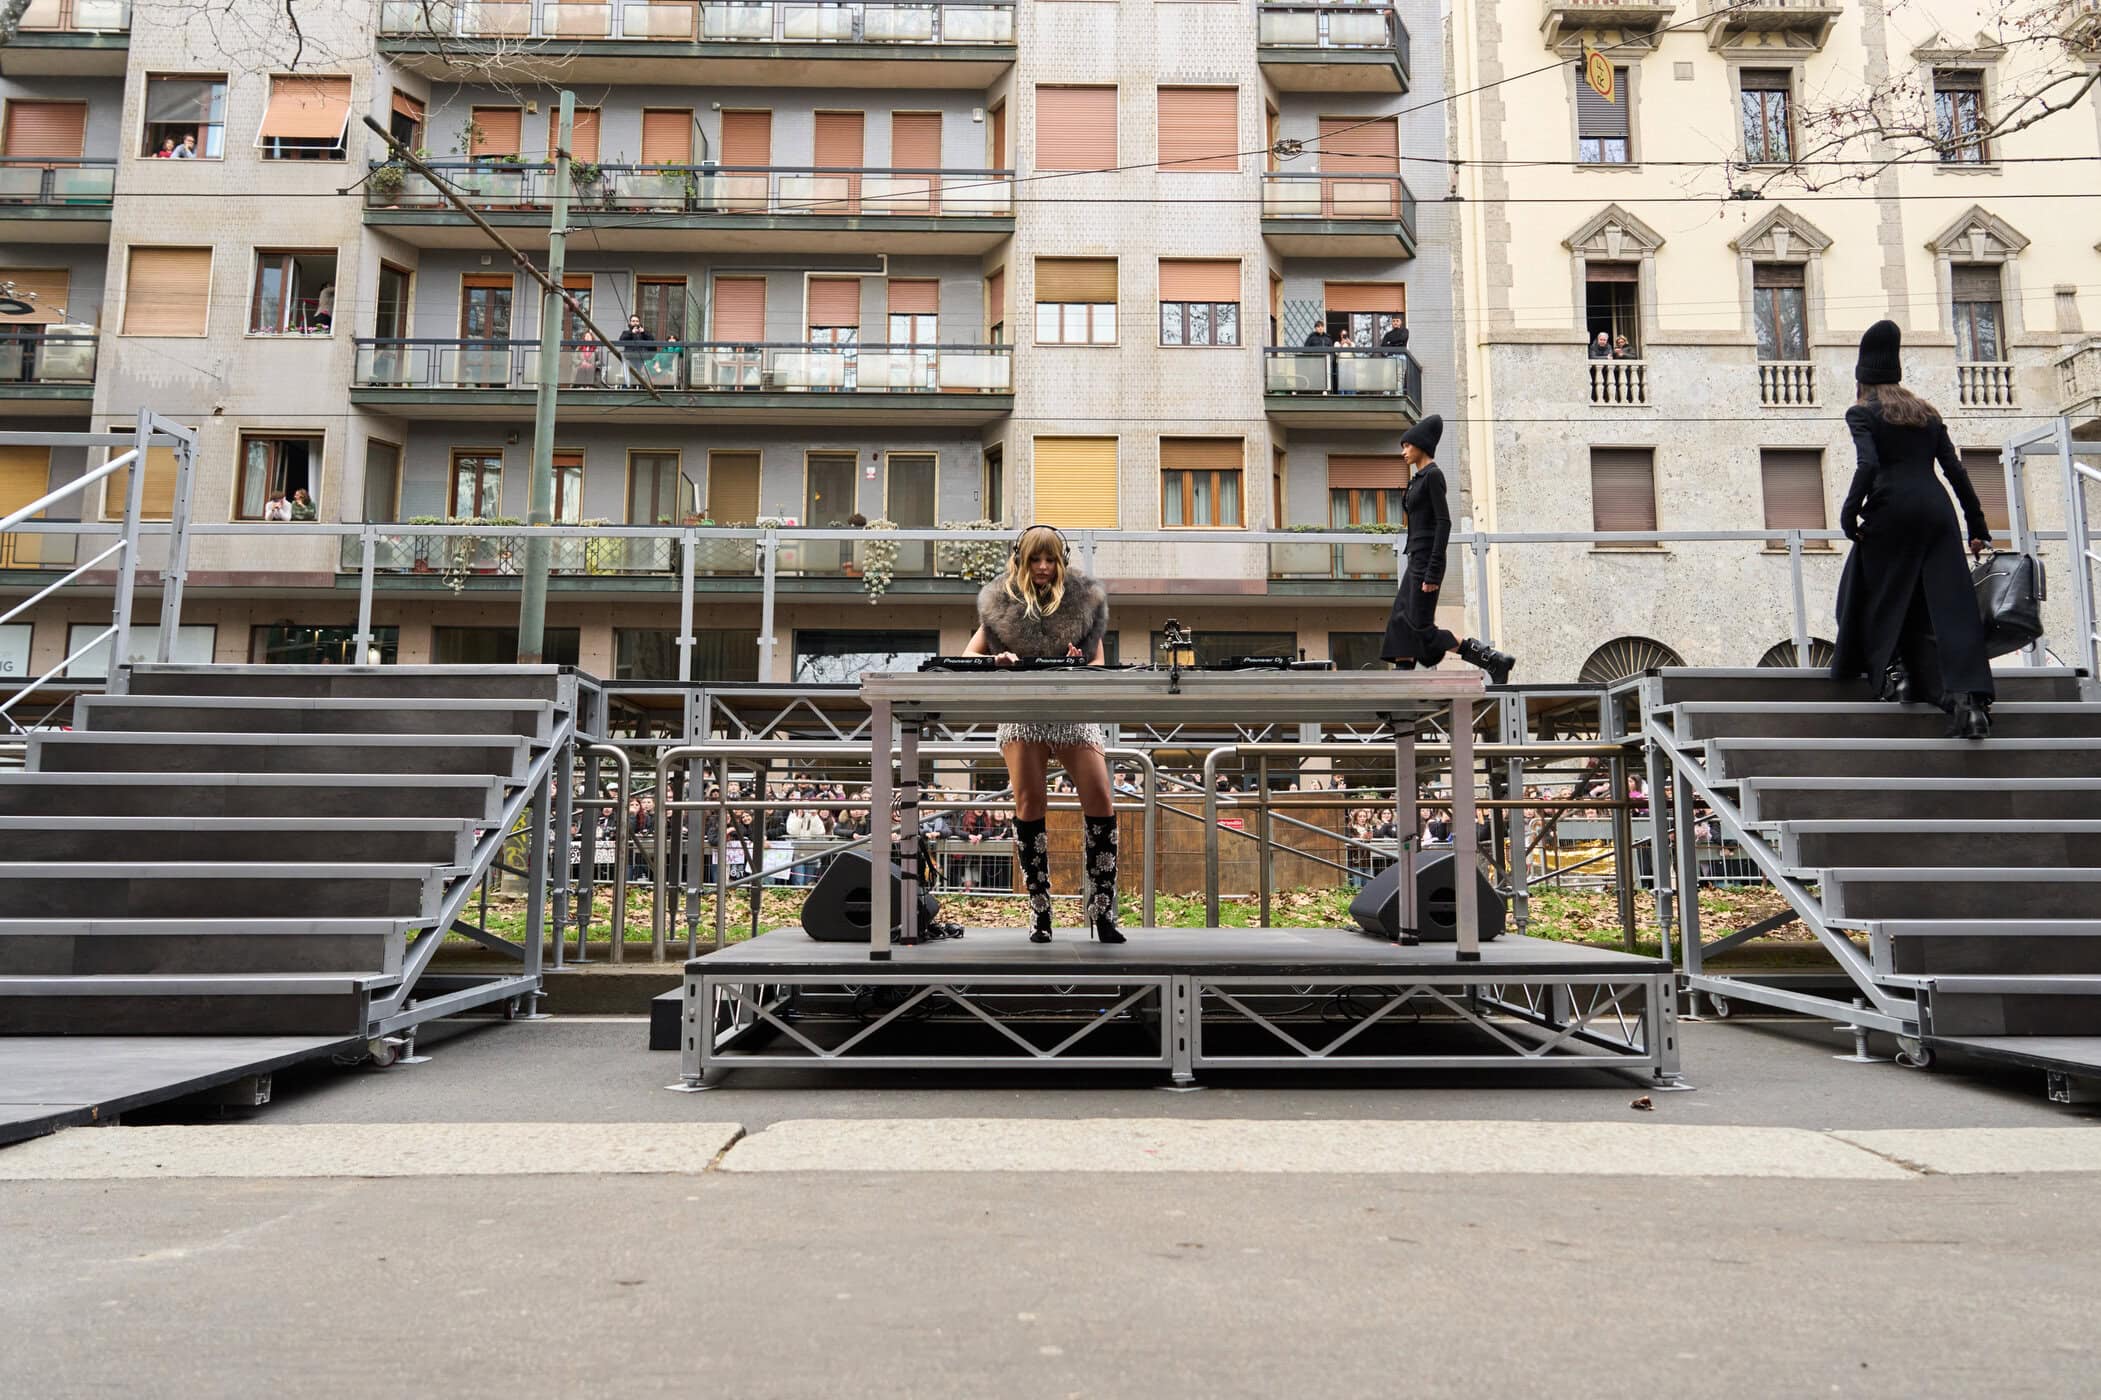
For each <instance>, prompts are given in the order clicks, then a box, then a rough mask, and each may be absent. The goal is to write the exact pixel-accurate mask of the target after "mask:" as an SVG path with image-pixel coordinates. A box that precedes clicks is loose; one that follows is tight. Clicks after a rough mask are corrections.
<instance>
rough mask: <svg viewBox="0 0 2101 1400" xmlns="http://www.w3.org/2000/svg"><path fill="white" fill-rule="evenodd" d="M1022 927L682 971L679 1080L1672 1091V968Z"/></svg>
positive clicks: (1286, 934)
mask: <svg viewBox="0 0 2101 1400" xmlns="http://www.w3.org/2000/svg"><path fill="white" fill-rule="evenodd" d="M1130 933H1131V941H1130V942H1129V943H1126V944H1122V945H1118V946H1110V945H1105V944H1100V943H1095V942H1092V941H1090V940H1088V939H1087V938H1086V936H1085V935H1084V934H1083V933H1081V932H1079V931H1077V930H1071V929H1067V930H1061V931H1060V934H1059V937H1058V940H1057V941H1055V942H1053V943H1050V944H1048V945H1043V944H1032V943H1030V942H1029V941H1028V936H1027V931H1026V930H1023V929H1005V928H1001V929H994V928H986V929H971V930H969V931H968V933H967V934H966V935H965V936H964V937H962V938H960V939H940V940H936V941H933V942H928V943H913V944H905V945H900V946H898V947H896V948H895V949H894V952H893V956H892V957H891V959H890V960H889V961H887V962H871V961H870V960H869V958H868V948H867V945H866V944H858V943H824V942H819V941H817V940H816V939H813V938H811V937H810V936H809V935H808V934H806V933H804V932H803V931H802V930H801V929H799V928H785V929H775V930H773V931H772V932H770V933H766V934H762V935H761V936H760V937H758V938H755V939H752V940H750V941H748V942H743V943H738V944H734V945H732V946H730V947H728V948H725V949H724V950H722V951H721V952H719V953H713V954H709V955H707V956H705V957H699V958H694V959H692V960H691V961H689V962H688V963H687V964H686V982H685V992H684V1007H685V1010H684V1016H683V1035H682V1043H681V1046H680V1059H679V1066H680V1076H681V1083H680V1084H679V1085H676V1086H674V1087H678V1088H687V1089H696V1088H702V1087H706V1086H707V1085H708V1084H710V1083H712V1082H714V1081H716V1080H717V1079H718V1078H719V1077H720V1076H721V1074H722V1073H723V1072H724V1071H727V1070H731V1069H743V1068H768V1069H820V1070H849V1069H850V1070H896V1069H1007V1070H1011V1069H1052V1070H1058V1069H1139V1070H1154V1071H1165V1072H1166V1073H1167V1074H1168V1075H1170V1076H1171V1077H1172V1079H1173V1081H1174V1082H1175V1083H1177V1084H1187V1083H1190V1082H1192V1081H1193V1080H1194V1079H1195V1078H1196V1077H1197V1075H1198V1073H1199V1072H1200V1071H1214V1070H1224V1069H1304V1070H1362V1069H1374V1070H1389V1071H1390V1070H1469V1071H1480V1070H1490V1071H1512V1070H1516V1071H1544V1072H1558V1071H1579V1072H1580V1071H1595V1070H1600V1069H1604V1070H1617V1071H1632V1072H1635V1073H1638V1074H1639V1075H1640V1076H1641V1078H1642V1081H1643V1082H1644V1083H1647V1084H1651V1085H1654V1086H1659V1087H1673V1086H1675V1085H1676V1083H1677V1079H1678V1043H1677V1011H1676V1007H1675V1005H1674V1000H1673V996H1672V986H1671V980H1672V973H1671V966H1670V964H1669V963H1668V962H1666V961H1665V960H1663V959H1661V958H1651V957H1640V956H1636V955H1633V954H1628V953H1619V952H1612V951H1608V950H1606V949H1601V948H1591V947H1585V946H1582V945H1576V944H1568V943H1554V942H1548V941H1546V940H1543V939H1536V938H1525V937H1519V936H1515V935H1506V936H1504V937H1502V938H1498V939H1494V940H1492V941H1490V942H1487V943H1483V944H1482V945H1481V948H1480V960H1479V961H1478V962H1465V963H1462V962H1460V961H1459V958H1458V950H1457V949H1456V947H1455V946H1454V945H1452V944H1423V945H1418V946H1412V947H1409V946H1403V945H1400V944H1396V943H1390V942H1386V941H1384V940H1381V939H1375V938H1371V937H1368V936H1366V935H1364V934H1361V933H1358V932H1355V931H1352V930H1343V929H1321V928H1299V929H1287V928H1231V929H1179V928H1177V929H1152V928H1144V929H1133V930H1130Z"/></svg>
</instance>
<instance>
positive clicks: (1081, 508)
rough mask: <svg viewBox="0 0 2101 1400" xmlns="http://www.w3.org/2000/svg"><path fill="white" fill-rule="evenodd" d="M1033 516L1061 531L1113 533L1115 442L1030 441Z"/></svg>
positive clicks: (1091, 439)
mask: <svg viewBox="0 0 2101 1400" xmlns="http://www.w3.org/2000/svg"><path fill="white" fill-rule="evenodd" d="M1035 479H1036V512H1035V518H1036V519H1037V520H1039V521H1041V522H1042V523H1044V524H1046V525H1056V526H1057V527H1059V528H1060V529H1064V530H1076V529H1086V528H1094V529H1114V528H1116V523H1117V512H1116V439H1115V438H1106V437H1084V438H1080V437H1040V438H1037V439H1036V464H1035Z"/></svg>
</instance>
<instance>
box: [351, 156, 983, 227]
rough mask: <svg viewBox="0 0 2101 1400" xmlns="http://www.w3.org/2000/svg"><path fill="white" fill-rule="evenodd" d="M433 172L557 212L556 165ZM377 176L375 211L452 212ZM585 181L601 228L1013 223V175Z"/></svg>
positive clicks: (486, 196)
mask: <svg viewBox="0 0 2101 1400" xmlns="http://www.w3.org/2000/svg"><path fill="white" fill-rule="evenodd" d="M425 164H426V165H427V166H428V167H429V168H430V169H431V170H433V171H435V172H437V175H438V177H439V178H440V179H441V180H443V181H444V182H445V183H446V184H447V185H450V186H451V187H452V189H453V190H454V192H455V193H457V194H458V195H459V196H460V197H462V198H463V199H465V200H466V201H467V202H468V203H469V204H472V205H473V206H474V207H475V208H476V209H480V210H485V211H489V212H503V211H507V210H513V211H514V210H542V209H546V208H549V207H550V206H551V205H552V204H553V203H554V166H553V165H551V164H549V163H547V162H545V161H512V160H472V161H427V162H425ZM372 168H373V169H374V170H375V171H378V170H381V169H385V170H386V171H387V172H388V173H387V174H386V175H385V176H381V177H378V178H373V179H368V180H367V181H366V182H365V207H366V208H367V209H419V210H422V209H427V210H440V211H445V210H450V209H451V208H452V205H451V203H450V202H449V201H448V200H447V199H446V198H445V195H444V194H443V193H442V192H441V191H440V190H439V189H438V188H437V187H436V186H435V185H433V184H432V183H431V181H430V180H429V179H427V178H425V177H424V176H422V175H419V174H417V173H416V172H414V171H411V170H406V169H403V168H402V167H400V166H386V165H383V163H375V164H374V165H373V167H372ZM574 168H575V167H572V170H573V169H574ZM585 173H586V174H587V175H588V176H589V177H590V178H589V179H588V180H585V181H581V182H578V183H577V184H576V186H575V192H574V195H573V202H572V203H571V205H570V211H571V213H572V215H573V216H575V217H577V218H579V219H588V220H591V221H594V222H597V221H602V220H604V219H606V218H613V219H616V220H617V219H618V218H619V217H620V216H623V215H637V216H641V215H654V216H657V217H662V216H664V215H667V214H721V215H732V214H736V215H747V216H760V215H772V216H777V217H786V216H790V215H793V216H797V217H810V218H820V217H832V218H841V217H847V218H861V217H885V218H888V217H895V218H920V219H933V218H950V219H996V218H1012V217H1013V214H1014V185H1013V179H1014V172H1013V171H1011V170H936V169H925V168H919V167H912V166H904V167H895V166H825V165H714V164H701V165H632V164H596V165H587V166H586V167H585ZM397 177H398V178H397Z"/></svg>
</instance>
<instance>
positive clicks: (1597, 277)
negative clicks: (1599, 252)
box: [1583, 258, 1641, 282]
mask: <svg viewBox="0 0 2101 1400" xmlns="http://www.w3.org/2000/svg"><path fill="white" fill-rule="evenodd" d="M1583 280H1584V281H1586V282H1639V281H1640V280H1641V264H1639V263H1630V262H1592V261H1590V260H1589V259H1587V258H1586V259H1585V260H1584V263H1583Z"/></svg>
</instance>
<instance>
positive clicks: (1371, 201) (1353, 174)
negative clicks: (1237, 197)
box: [1262, 170, 1415, 239]
mask: <svg viewBox="0 0 2101 1400" xmlns="http://www.w3.org/2000/svg"><path fill="white" fill-rule="evenodd" d="M1262 217H1263V218H1265V219H1343V220H1347V219H1362V220H1365V221H1367V222H1373V223H1395V222H1398V223H1399V224H1401V225H1402V226H1403V227H1404V228H1405V229H1406V230H1407V231H1408V236H1409V237H1410V238H1411V239H1412V238H1414V237H1415V193H1414V191H1412V190H1410V189H1409V188H1408V182H1407V181H1406V180H1404V179H1402V178H1401V176H1400V174H1399V172H1397V171H1396V172H1394V173H1392V174H1388V173H1385V172H1383V171H1339V172H1338V171H1321V170H1265V171H1263V172H1262Z"/></svg>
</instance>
